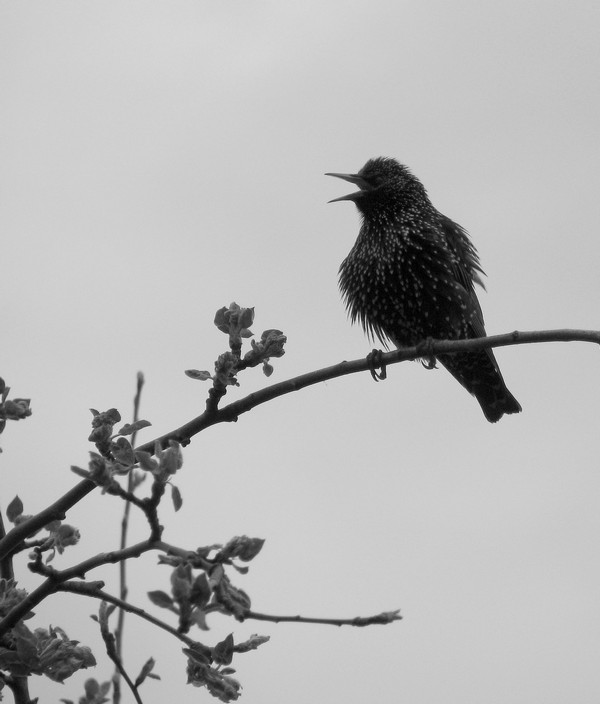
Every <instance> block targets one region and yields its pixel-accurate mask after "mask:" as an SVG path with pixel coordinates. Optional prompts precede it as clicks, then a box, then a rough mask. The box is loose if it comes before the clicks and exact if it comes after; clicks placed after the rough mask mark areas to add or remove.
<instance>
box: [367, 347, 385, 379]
mask: <svg viewBox="0 0 600 704" xmlns="http://www.w3.org/2000/svg"><path fill="white" fill-rule="evenodd" d="M382 357H383V352H382V351H381V350H371V352H369V354H368V355H367V364H368V365H369V371H370V372H371V376H372V377H373V381H383V380H384V379H387V369H386V364H385V362H384V361H383V359H382ZM378 369H379V370H380V371H377V370H378Z"/></svg>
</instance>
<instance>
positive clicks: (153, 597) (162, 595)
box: [148, 589, 173, 609]
mask: <svg viewBox="0 0 600 704" xmlns="http://www.w3.org/2000/svg"><path fill="white" fill-rule="evenodd" d="M148 599H150V601H151V602H152V603H153V604H154V605H155V606H160V608H161V609H173V599H171V597H170V596H169V595H168V594H167V593H166V592H163V591H161V590H160V589H157V590H156V591H153V592H148Z"/></svg>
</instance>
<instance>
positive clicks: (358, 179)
mask: <svg viewBox="0 0 600 704" xmlns="http://www.w3.org/2000/svg"><path fill="white" fill-rule="evenodd" d="M325 176H335V178H342V179H344V181H350V183H355V184H356V185H357V186H358V187H359V188H360V189H361V190H360V191H356V192H355V193H348V195H347V196H341V197H340V198H333V199H332V200H330V201H329V203H336V202H337V201H339V200H354V201H355V200H357V199H358V198H360V197H361V196H362V195H364V193H365V191H367V190H368V188H369V187H368V185H367V182H366V181H365V180H364V179H363V178H362V176H359V175H358V174H331V173H327V174H325Z"/></svg>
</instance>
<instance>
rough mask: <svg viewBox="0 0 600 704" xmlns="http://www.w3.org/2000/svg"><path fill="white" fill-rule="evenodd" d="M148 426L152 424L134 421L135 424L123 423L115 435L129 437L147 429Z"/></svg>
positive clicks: (147, 421)
mask: <svg viewBox="0 0 600 704" xmlns="http://www.w3.org/2000/svg"><path fill="white" fill-rule="evenodd" d="M150 425H152V423H151V422H150V421H149V420H136V421H135V423H125V425H124V426H123V427H122V428H121V430H119V432H118V433H117V435H131V434H132V433H135V432H136V431H137V430H141V429H142V428H147V427H148V426H150Z"/></svg>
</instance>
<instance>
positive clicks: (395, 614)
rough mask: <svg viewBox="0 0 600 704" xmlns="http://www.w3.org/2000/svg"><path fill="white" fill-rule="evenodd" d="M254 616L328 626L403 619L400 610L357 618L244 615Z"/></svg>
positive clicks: (251, 612)
mask: <svg viewBox="0 0 600 704" xmlns="http://www.w3.org/2000/svg"><path fill="white" fill-rule="evenodd" d="M247 618H253V619H254V620H255V621H272V622H273V623H282V622H284V621H288V622H289V621H293V622H295V623H321V624H325V625H327V626H360V627H362V626H373V625H375V624H379V625H386V624H388V623H392V622H393V621H401V620H402V616H400V610H399V609H397V610H396V611H384V612H383V613H380V614H377V615H376V616H356V618H309V617H306V616H272V615H270V614H259V613H257V612H256V611H248V612H247V613H246V614H245V615H244V620H245V619H247Z"/></svg>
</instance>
